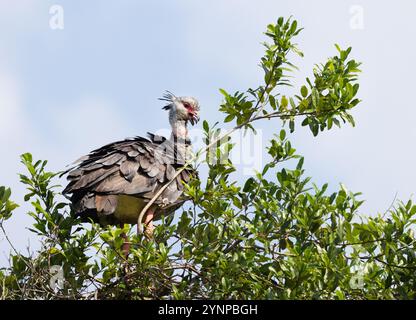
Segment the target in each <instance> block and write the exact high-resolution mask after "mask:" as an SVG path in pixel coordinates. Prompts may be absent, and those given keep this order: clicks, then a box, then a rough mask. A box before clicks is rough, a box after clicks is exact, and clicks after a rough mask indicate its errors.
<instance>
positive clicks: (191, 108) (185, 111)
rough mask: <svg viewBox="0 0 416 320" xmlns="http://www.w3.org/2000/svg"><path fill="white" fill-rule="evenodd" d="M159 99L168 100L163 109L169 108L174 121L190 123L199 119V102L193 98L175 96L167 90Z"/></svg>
mask: <svg viewBox="0 0 416 320" xmlns="http://www.w3.org/2000/svg"><path fill="white" fill-rule="evenodd" d="M160 100H163V101H167V102H169V104H167V105H166V106H164V107H163V109H165V110H169V114H170V117H171V118H174V119H175V120H176V121H178V120H179V121H189V122H190V123H191V124H192V125H194V124H195V123H197V122H198V121H199V102H198V100H196V99H195V98H193V97H176V96H175V95H174V94H172V93H171V92H169V91H167V92H166V94H165V95H164V96H163V97H162V98H160Z"/></svg>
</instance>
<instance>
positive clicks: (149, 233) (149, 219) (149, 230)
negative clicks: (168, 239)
mask: <svg viewBox="0 0 416 320" xmlns="http://www.w3.org/2000/svg"><path fill="white" fill-rule="evenodd" d="M154 214H155V212H154V210H153V209H149V210H147V212H146V215H145V217H144V228H145V229H144V234H145V235H146V237H148V238H149V239H150V238H152V237H153V230H155V227H154V225H153V218H154Z"/></svg>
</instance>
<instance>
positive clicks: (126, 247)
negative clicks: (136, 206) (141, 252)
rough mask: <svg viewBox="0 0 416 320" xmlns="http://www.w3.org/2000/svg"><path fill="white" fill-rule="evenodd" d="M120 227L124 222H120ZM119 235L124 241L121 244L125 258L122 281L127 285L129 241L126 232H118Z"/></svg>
mask: <svg viewBox="0 0 416 320" xmlns="http://www.w3.org/2000/svg"><path fill="white" fill-rule="evenodd" d="M120 228H122V229H123V228H124V224H120ZM120 236H121V237H122V238H123V240H124V242H123V244H122V245H121V251H122V252H123V258H124V259H125V260H124V262H123V270H122V272H123V273H124V277H123V278H124V283H125V284H126V285H128V275H129V271H130V270H129V263H128V260H127V259H128V257H129V252H130V242H129V237H128V236H127V234H126V233H125V232H122V233H121V234H120Z"/></svg>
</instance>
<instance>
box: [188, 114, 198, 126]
mask: <svg viewBox="0 0 416 320" xmlns="http://www.w3.org/2000/svg"><path fill="white" fill-rule="evenodd" d="M198 121H199V115H198V113H193V114H192V116H191V118H190V119H189V122H191V124H192V125H195V124H196V123H198Z"/></svg>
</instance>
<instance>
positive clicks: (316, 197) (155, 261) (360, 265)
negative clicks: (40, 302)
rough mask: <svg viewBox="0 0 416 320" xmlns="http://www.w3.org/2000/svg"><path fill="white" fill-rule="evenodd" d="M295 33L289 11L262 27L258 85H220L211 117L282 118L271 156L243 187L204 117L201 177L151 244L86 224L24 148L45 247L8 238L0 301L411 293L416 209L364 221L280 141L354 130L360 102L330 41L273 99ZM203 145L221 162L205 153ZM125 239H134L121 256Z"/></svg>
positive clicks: (347, 64) (246, 124)
mask: <svg viewBox="0 0 416 320" xmlns="http://www.w3.org/2000/svg"><path fill="white" fill-rule="evenodd" d="M300 31H301V29H300V28H298V25H297V22H296V21H295V20H292V19H288V20H285V19H283V18H279V19H278V21H277V23H276V24H270V25H269V26H268V27H267V31H266V36H267V37H268V38H269V40H270V42H268V43H266V44H265V55H264V56H263V57H262V58H261V66H262V69H263V70H264V83H263V84H261V85H260V86H259V87H257V88H256V89H248V90H247V91H245V92H236V93H234V94H231V93H228V92H227V91H225V90H221V93H222V95H223V96H224V100H223V103H222V104H221V106H220V111H221V112H222V113H224V117H225V118H224V121H225V122H234V123H235V127H234V129H233V130H237V129H241V128H243V129H246V130H255V127H254V125H255V123H257V121H259V120H262V119H272V118H277V119H280V120H281V121H282V122H283V123H284V124H286V125H288V129H287V128H286V129H282V130H281V131H280V132H277V133H276V135H275V136H274V138H273V139H272V140H271V141H270V144H269V146H268V149H267V151H268V153H269V155H270V161H269V162H268V163H267V164H266V165H265V166H264V168H263V170H262V171H261V172H258V173H257V174H256V175H255V176H254V177H251V178H248V179H247V180H246V181H245V183H243V184H242V185H240V184H238V183H237V182H236V181H233V180H232V178H231V173H233V172H235V170H236V169H235V167H234V166H233V164H232V163H231V161H230V160H229V159H228V157H227V154H228V153H227V152H226V150H230V149H232V142H231V140H230V139H229V134H230V132H228V133H226V134H225V135H221V133H220V131H218V130H217V129H216V126H210V125H209V124H208V123H207V122H206V121H205V122H204V124H203V128H204V131H205V135H206V144H207V150H204V152H206V158H205V160H206V161H205V162H206V165H207V167H208V178H207V180H206V181H205V182H203V181H200V180H193V181H191V183H189V184H188V185H187V186H186V193H187V195H188V196H189V197H191V199H192V203H191V204H190V205H188V206H186V207H184V208H183V209H182V212H181V213H180V212H178V213H177V216H178V219H175V220H174V219H173V216H169V217H165V218H164V219H163V221H162V223H160V224H159V225H158V226H157V227H156V230H155V234H154V239H152V240H149V239H146V238H145V237H143V235H141V234H139V235H137V234H135V232H133V230H131V227H129V226H126V227H124V228H118V227H108V228H106V229H102V228H100V227H99V226H97V225H95V224H81V223H80V221H78V220H77V219H75V218H73V216H72V215H71V213H70V207H69V205H68V204H67V202H66V201H65V200H61V199H62V197H61V196H60V194H59V190H60V187H59V186H54V185H53V181H54V179H55V178H56V174H55V173H51V172H47V171H46V165H47V162H46V161H36V162H34V160H33V159H32V156H31V155H30V154H24V155H22V162H23V164H24V165H25V167H26V169H27V172H28V173H27V175H21V176H20V178H21V182H22V183H23V184H25V185H26V186H27V190H28V194H27V195H26V196H25V199H24V200H25V201H27V202H29V201H30V204H31V206H32V208H33V209H32V210H33V211H30V212H28V214H29V215H30V216H31V217H32V218H33V219H34V223H33V227H32V228H31V229H30V230H31V231H32V232H34V233H35V234H36V235H38V236H39V237H40V239H41V243H42V247H41V249H39V250H38V251H37V252H36V253H35V254H32V255H23V254H22V253H19V252H17V251H16V250H15V249H14V248H13V245H12V243H10V245H11V246H12V249H13V251H12V252H11V254H10V266H9V267H8V268H3V269H2V270H1V271H0V294H1V297H2V298H3V299H23V298H29V299H39V298H43V299H160V298H174V299H199V298H204V299H205V298H212V299H415V298H416V295H415V292H416V277H415V269H416V257H415V236H414V226H415V222H416V218H415V217H416V205H414V204H413V203H412V202H411V201H409V202H407V203H401V202H398V203H397V205H396V206H394V207H392V208H390V209H389V210H388V211H387V212H385V213H384V214H379V215H376V216H372V217H362V216H360V215H359V214H358V209H359V207H360V205H361V204H362V202H363V201H362V200H360V199H359V197H360V194H359V193H353V192H351V191H348V190H347V189H346V187H345V186H343V185H341V186H340V188H339V190H338V191H336V192H333V193H328V192H327V189H328V185H327V184H324V185H323V186H317V185H315V184H314V183H312V182H311V178H309V177H306V176H305V173H304V169H303V163H304V158H303V157H302V156H300V155H298V154H297V153H296V150H295V149H294V148H293V146H292V143H291V141H290V140H289V139H290V132H293V131H294V130H295V129H296V128H295V118H297V117H301V118H302V119H303V120H302V122H301V123H302V125H303V126H308V127H309V129H310V131H311V132H312V133H313V135H317V134H319V132H320V131H323V130H331V129H332V127H333V124H335V125H337V126H340V125H341V122H343V123H346V122H348V123H350V124H352V125H354V120H353V117H352V115H351V113H350V112H351V110H352V109H353V108H354V107H356V106H357V104H358V103H359V99H358V98H356V94H357V92H358V89H359V86H358V83H357V74H358V73H359V71H360V70H359V69H358V68H359V65H360V64H359V63H358V62H356V61H355V60H353V59H349V58H348V57H349V54H350V52H351V48H348V49H346V50H342V49H341V48H339V46H336V49H337V53H338V54H337V55H336V56H334V57H332V58H329V59H328V61H327V62H325V63H323V64H321V65H318V66H316V68H315V69H314V72H313V75H314V78H313V79H312V80H310V79H306V84H304V85H302V86H301V87H300V89H299V94H297V95H294V96H293V97H289V96H286V95H282V93H281V88H282V87H283V86H287V85H292V84H291V82H290V81H289V78H288V73H289V72H291V71H293V70H294V69H296V67H295V66H294V65H293V64H292V63H291V62H290V60H289V56H290V54H291V53H294V54H297V55H300V56H303V54H302V53H301V52H300V51H299V49H298V48H297V47H296V45H295V44H294V42H293V40H294V38H295V37H296V36H297V35H298V34H299V32H300ZM213 140H214V142H216V141H218V142H219V143H217V144H213V143H212V141H213ZM213 145H215V146H214V148H213V150H211V149H212V148H211V146H213ZM208 147H209V148H208ZM208 149H209V150H208ZM210 151H212V152H210ZM212 153H213V156H214V158H215V159H216V160H221V161H213V159H212V157H211V155H212ZM199 155H202V152H201V153H199ZM289 160H292V161H291V162H290V163H293V161H294V160H295V161H296V164H295V165H289V163H288V161H289ZM10 196H11V191H10V189H6V188H4V187H1V188H0V226H1V230H2V232H3V234H4V235H5V237H6V239H8V237H7V233H6V229H5V228H4V223H5V222H6V220H8V219H10V218H11V217H12V212H13V211H14V210H15V209H16V208H17V205H16V204H15V203H13V202H12V201H11V200H10ZM123 233H125V234H128V236H129V239H130V242H131V251H130V255H129V256H128V258H127V259H126V258H125V256H124V255H123V252H122V249H121V247H122V242H123V239H122V237H121V235H122V234H123ZM56 266H58V267H59V268H61V269H60V270H62V277H61V278H56V275H57V273H56V270H57V269H56V268H54V267H56ZM56 279H58V280H62V282H61V283H60V282H59V281H54V280H56Z"/></svg>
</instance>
